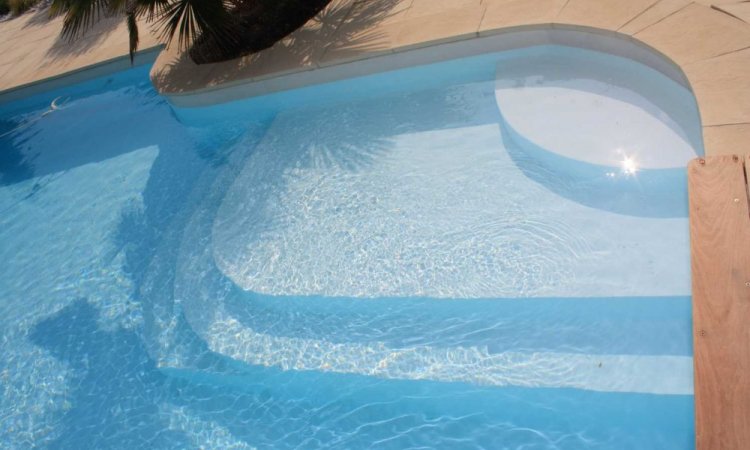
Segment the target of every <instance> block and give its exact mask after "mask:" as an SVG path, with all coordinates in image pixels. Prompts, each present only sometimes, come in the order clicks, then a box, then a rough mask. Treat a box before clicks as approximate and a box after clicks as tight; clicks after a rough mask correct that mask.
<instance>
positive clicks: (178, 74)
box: [0, 0, 750, 449]
mask: <svg viewBox="0 0 750 450" xmlns="http://www.w3.org/2000/svg"><path fill="white" fill-rule="evenodd" d="M60 22H61V21H60V19H55V20H52V21H48V20H47V19H46V15H45V13H44V12H43V11H41V12H35V13H29V14H26V15H24V16H22V17H20V18H16V19H13V20H10V21H6V22H2V23H0V39H2V42H3V50H4V51H3V52H0V102H2V101H8V100H10V99H12V98H18V97H21V96H24V95H28V94H29V93H32V92H34V91H38V90H39V89H42V88H44V87H50V86H54V85H55V84H56V83H57V85H59V84H60V83H64V82H71V81H74V80H77V79H81V77H85V76H86V74H89V76H90V74H92V73H96V71H97V70H99V72H101V71H102V70H110V71H112V70H117V69H118V68H120V67H127V64H128V60H127V33H126V29H125V26H124V24H123V23H121V22H113V21H107V22H105V23H102V24H101V25H99V26H98V27H97V29H96V30H94V32H93V33H91V34H90V35H88V36H87V37H86V38H85V39H83V40H81V41H80V42H77V43H75V44H73V45H70V44H68V43H65V42H63V41H61V40H60V39H59V37H58V33H59V29H60ZM748 22H750V2H748V1H737V0H698V1H689V0H333V1H332V3H331V4H330V5H329V6H328V7H327V8H326V9H325V10H324V11H323V12H321V14H319V15H318V16H317V17H316V18H314V19H313V20H311V21H309V22H308V23H307V24H306V25H305V26H304V27H303V28H302V29H300V30H298V31H296V32H295V33H293V34H292V35H290V36H288V37H287V38H285V39H284V40H282V41H281V42H279V43H277V44H276V45H275V46H274V47H272V48H270V49H268V50H266V51H263V52H261V53H259V54H255V55H250V56H246V57H243V58H239V59H236V60H232V61H228V62H223V63H218V64H208V65H201V66H198V65H195V64H194V63H192V62H191V61H190V60H189V58H187V57H186V55H184V54H180V53H179V52H177V51H176V50H175V49H174V48H173V49H169V50H167V51H164V52H161V54H160V55H159V57H158V59H157V60H156V63H155V65H154V67H153V69H152V72H151V76H152V80H153V82H154V85H155V86H156V88H157V90H158V91H159V92H160V93H162V94H163V95H165V96H166V97H168V98H169V99H170V101H172V102H173V103H175V104H182V105H190V104H191V102H193V104H200V103H201V102H205V99H206V98H207V97H206V96H205V94H206V93H218V92H221V91H224V92H225V93H226V92H229V91H231V89H230V88H231V87H236V86H250V85H256V86H259V87H260V91H262V90H263V89H264V87H263V83H264V82H266V83H267V86H266V87H269V86H271V85H272V84H273V83H271V82H270V81H269V80H273V79H274V78H277V77H279V76H283V75H289V74H298V73H303V72H310V73H311V74H312V73H313V72H314V71H316V70H318V69H321V68H326V67H331V66H336V65H342V64H344V63H347V62H351V61H358V60H367V59H370V58H373V57H375V56H381V55H386V54H390V53H399V52H404V51H406V50H411V49H416V48H420V47H427V46H430V45H434V44H436V43H445V42H452V41H460V40H466V39H471V38H474V37H481V36H487V35H492V34H499V33H503V32H507V31H509V30H513V29H523V28H524V27H529V26H535V27H542V28H543V27H547V28H549V27H551V28H564V29H569V28H571V27H584V28H585V29H588V30H589V31H591V30H592V29H597V30H600V32H602V33H609V34H610V35H619V36H621V37H625V38H626V39H632V40H633V42H637V43H640V44H645V45H646V46H648V47H650V48H651V49H653V50H656V51H657V52H658V53H660V54H662V55H663V56H664V57H665V58H666V59H667V60H669V61H671V62H672V63H674V64H675V66H676V67H679V68H680V69H681V70H682V71H683V72H684V74H685V75H686V77H687V80H688V83H689V85H690V87H691V88H692V90H693V92H694V94H695V96H696V98H697V101H698V107H699V110H700V114H701V119H702V125H703V138H704V144H705V149H706V154H707V155H708V156H710V157H707V158H706V159H705V160H699V161H694V162H693V163H691V165H690V168H689V171H688V173H689V179H690V183H689V184H690V202H691V204H690V219H691V239H692V254H693V257H692V260H693V261H692V263H693V302H694V316H693V322H694V329H695V333H694V336H695V337H694V346H695V356H694V361H695V366H696V388H695V394H696V434H697V446H698V448H700V449H746V448H750V327H747V325H746V321H747V314H748V313H750V306H749V305H750V300H749V299H750V259H748V258H750V257H749V256H748V255H750V217H749V216H748V204H749V203H750V202H748V189H747V176H748V172H750V170H748V169H750V158H748V157H733V156H731V155H733V154H739V155H743V154H744V155H750V145H748V143H749V142H750V24H749V23H748ZM142 30H143V31H142V33H141V34H142V37H141V48H142V49H144V50H145V52H144V53H146V55H141V61H142V62H150V60H151V59H149V57H148V53H149V49H150V50H151V53H152V54H153V53H154V51H155V50H158V47H157V45H158V43H157V41H156V39H154V37H153V36H151V35H149V34H148V33H147V31H146V30H147V28H146V27H142ZM91 67H95V68H97V69H96V70H93V71H92V70H84V69H86V68H91ZM50 80H52V83H49V81H50ZM41 82H44V83H45V84H44V86H42V85H40V83H41ZM280 88H283V86H281V87H279V86H278V83H277V84H276V87H275V89H280ZM269 90H271V88H269ZM225 95H226V94H225ZM197 98H201V99H203V100H200V101H198V100H195V99H197ZM721 155H725V156H721Z"/></svg>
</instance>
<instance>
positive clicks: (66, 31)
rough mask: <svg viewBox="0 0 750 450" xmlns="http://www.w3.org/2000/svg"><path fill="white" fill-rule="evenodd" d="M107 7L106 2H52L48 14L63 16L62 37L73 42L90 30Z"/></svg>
mask: <svg viewBox="0 0 750 450" xmlns="http://www.w3.org/2000/svg"><path fill="white" fill-rule="evenodd" d="M108 7H109V1H108V0H53V1H52V3H51V4H50V14H51V15H52V16H53V17H54V16H58V15H64V16H65V18H64V19H63V27H62V35H63V37H65V38H67V39H69V40H73V39H76V38H78V37H80V36H81V35H82V34H83V33H84V32H85V31H86V30H87V29H89V28H91V27H92V26H93V25H94V24H95V23H96V22H97V21H98V20H99V19H100V18H101V16H102V13H104V12H105V11H106V10H107V9H108Z"/></svg>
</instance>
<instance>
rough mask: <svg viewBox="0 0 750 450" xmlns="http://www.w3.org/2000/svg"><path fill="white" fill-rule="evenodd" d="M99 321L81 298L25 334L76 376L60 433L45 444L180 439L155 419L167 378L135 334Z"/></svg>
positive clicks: (126, 444) (132, 444)
mask: <svg viewBox="0 0 750 450" xmlns="http://www.w3.org/2000/svg"><path fill="white" fill-rule="evenodd" d="M98 321H99V311H98V310H97V309H96V308H95V307H94V306H92V305H91V304H90V303H88V302H87V301H86V300H83V299H81V300H77V301H75V302H73V303H72V304H70V305H69V306H67V307H66V308H64V309H62V310H61V311H59V312H58V313H57V314H55V315H54V316H52V317H50V318H48V319H46V320H44V321H42V322H40V323H38V324H37V325H36V326H35V327H34V328H33V329H32V331H31V333H30V336H29V337H30V340H31V342H32V343H34V344H35V345H38V346H40V347H42V348H44V349H45V350H47V351H48V352H50V353H51V354H52V355H53V356H54V357H55V358H57V359H59V360H60V361H64V362H65V363H66V364H67V365H68V366H69V367H71V368H72V369H73V373H75V374H76V375H74V378H75V379H74V380H71V383H70V385H71V386H74V387H73V390H72V392H71V397H72V402H71V407H70V409H68V410H67V411H66V412H65V414H64V416H63V417H62V419H61V422H62V423H61V428H63V429H64V431H63V432H62V433H60V435H59V437H58V439H57V440H56V441H54V442H52V443H51V445H50V448H111V447H121V448H143V447H144V446H151V445H154V444H155V443H158V442H160V441H164V440H167V441H170V442H173V441H179V440H182V437H181V436H179V435H176V434H175V433H172V432H170V431H168V424H167V423H162V421H160V420H159V419H158V402H160V401H161V400H163V395H164V394H163V392H164V390H163V389H162V387H163V386H164V384H165V380H166V378H165V376H164V375H162V374H161V373H160V372H159V371H158V370H157V368H156V366H155V364H154V362H153V361H152V360H151V359H150V358H149V357H148V354H147V353H146V350H145V348H144V347H143V345H142V344H141V342H140V340H139V339H138V337H137V336H136V334H135V333H133V332H131V331H128V330H123V329H117V330H114V331H105V330H102V329H100V327H99V325H98ZM187 443H188V442H185V444H187ZM82 446H83V447H82Z"/></svg>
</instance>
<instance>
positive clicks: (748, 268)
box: [688, 155, 750, 450]
mask: <svg viewBox="0 0 750 450" xmlns="http://www.w3.org/2000/svg"><path fill="white" fill-rule="evenodd" d="M747 165H750V158H748V159H743V157H738V156H734V155H724V156H714V157H709V158H705V160H704V159H698V160H694V161H692V162H691V163H690V164H689V166H688V189H689V193H690V242H691V244H690V246H691V254H692V258H691V259H692V279H693V353H694V356H693V363H694V370H695V433H696V448H698V449H699V450H709V449H710V450H714V449H717V450H718V449H721V450H731V449H738V450H740V449H741V450H747V449H750V210H749V207H748V204H749V203H748V189H747V183H746V172H745V170H746V167H745V166H747Z"/></svg>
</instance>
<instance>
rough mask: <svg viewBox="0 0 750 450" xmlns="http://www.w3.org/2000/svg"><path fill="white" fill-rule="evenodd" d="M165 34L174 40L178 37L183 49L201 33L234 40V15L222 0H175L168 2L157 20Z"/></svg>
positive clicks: (221, 40)
mask: <svg viewBox="0 0 750 450" xmlns="http://www.w3.org/2000/svg"><path fill="white" fill-rule="evenodd" d="M158 23H159V25H160V26H161V28H162V38H164V39H165V40H166V42H167V45H169V44H171V42H172V40H173V39H174V38H175V36H176V37H177V45H178V46H179V47H180V49H183V48H186V47H187V46H188V45H189V44H191V43H193V42H194V41H195V39H196V38H197V37H198V36H200V35H201V34H207V35H208V34H210V35H213V36H214V37H215V38H216V39H217V40H218V41H220V42H227V43H228V42H232V41H233V40H234V38H233V34H232V29H233V27H232V26H231V25H232V24H233V23H234V19H233V18H232V16H231V15H230V14H229V12H228V10H227V5H226V2H225V1H223V0H176V1H171V2H168V4H167V5H166V6H165V7H164V8H163V9H162V11H161V17H160V18H159V20H158Z"/></svg>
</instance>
